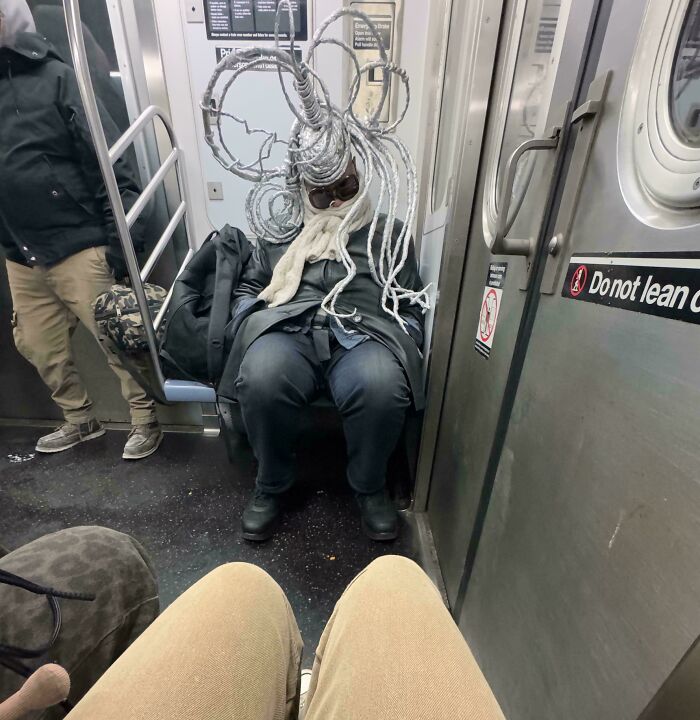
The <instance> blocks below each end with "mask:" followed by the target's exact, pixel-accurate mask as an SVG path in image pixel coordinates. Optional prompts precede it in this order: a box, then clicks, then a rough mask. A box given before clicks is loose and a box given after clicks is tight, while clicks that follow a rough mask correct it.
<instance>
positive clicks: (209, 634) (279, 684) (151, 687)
mask: <svg viewBox="0 0 700 720" xmlns="http://www.w3.org/2000/svg"><path fill="white" fill-rule="evenodd" d="M302 647H303V646H302V642H301V636H300V635H299V630H298V628H297V624H296V621H295V620H294V615H293V613H292V610H291V608H290V607H289V603H288V602H287V599H286V597H285V596H284V593H283V592H282V590H281V588H280V587H279V586H278V585H277V584H276V583H275V582H274V580H272V578H271V577H270V576H269V575H267V573H265V572H264V571H263V570H260V569H259V568H257V567H255V566H253V565H247V564H244V563H232V564H230V565H223V566H221V567H219V568H217V569H216V570H214V571H213V572H211V573H209V574H208V575H207V576H206V577H204V578H203V579H202V580H200V581H199V582H198V583H196V584H195V585H193V586H192V587H191V588H190V589H189V590H187V591H186V592H185V593H184V594H183V595H181V596H180V597H179V598H178V599H177V600H176V601H175V602H174V603H173V604H172V605H171V606H170V607H169V608H168V609H167V610H165V612H164V613H163V614H162V615H161V616H160V617H159V618H158V619H157V620H156V621H155V622H154V623H153V624H152V625H151V626H150V627H149V628H148V629H147V630H146V631H145V632H144V633H143V635H141V637H139V638H138V640H136V642H135V643H134V644H133V645H132V646H131V647H130V648H129V649H128V650H127V651H126V652H125V653H124V655H122V656H121V657H120V658H119V659H118V660H117V661H116V662H115V663H114V665H112V667H111V668H110V669H109V670H108V671H107V672H106V673H105V674H104V675H103V676H102V678H101V679H100V680H99V681H98V682H97V684H96V685H95V686H94V687H93V688H92V689H91V690H90V691H89V692H88V694H87V695H86V696H85V697H84V698H83V700H82V701H81V702H80V703H78V705H77V706H76V707H75V709H74V710H73V711H72V712H71V713H69V715H68V716H67V717H68V718H69V720H94V718H100V720H177V719H180V718H182V719H183V720H293V719H294V718H296V711H297V692H298V683H299V663H300V659H301V651H302Z"/></svg>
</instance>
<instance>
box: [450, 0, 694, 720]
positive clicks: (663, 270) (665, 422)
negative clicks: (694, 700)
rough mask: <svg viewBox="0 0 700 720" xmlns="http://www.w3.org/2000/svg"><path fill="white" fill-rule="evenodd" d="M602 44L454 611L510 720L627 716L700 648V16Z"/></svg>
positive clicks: (622, 13)
mask: <svg viewBox="0 0 700 720" xmlns="http://www.w3.org/2000/svg"><path fill="white" fill-rule="evenodd" d="M595 44H596V45H597V46H599V47H600V48H601V49H600V57H599V60H598V62H597V70H596V72H595V75H596V76H597V77H598V78H602V77H603V76H604V74H605V73H606V72H607V71H609V70H611V71H612V77H611V82H610V87H609V91H608V95H607V101H606V102H605V104H604V106H603V109H602V114H601V117H600V125H599V129H598V133H597V136H596V135H594V134H593V133H592V132H590V128H591V123H592V122H594V119H593V117H592V115H590V114H589V115H586V112H587V111H594V110H595V105H590V104H588V105H583V106H582V113H581V114H579V120H578V122H577V124H576V134H577V135H578V137H577V139H576V144H575V147H574V150H573V154H572V159H571V165H570V168H569V170H568V174H567V178H566V183H565V185H564V187H563V189H562V196H561V205H560V209H559V211H558V215H557V218H556V220H555V224H554V227H553V230H552V236H553V238H555V241H554V243H553V247H554V246H555V245H557V246H558V252H556V254H555V255H554V256H550V258H549V259H548V261H547V263H546V267H545V270H544V276H543V280H542V294H541V295H540V302H539V307H538V310H537V314H536V317H535V321H534V327H533V332H532V336H531V342H530V347H529V349H528V353H527V357H526V360H525V364H524V369H523V375H522V378H521V382H520V386H519V390H518V393H517V397H516V401H515V404H514V409H513V413H512V417H511V422H510V427H509V430H508V433H507V436H506V441H505V446H504V450H503V453H502V456H501V460H500V465H499V468H498V472H497V475H496V480H495V490H494V495H493V497H492V501H491V505H490V508H489V510H488V515H487V518H486V526H485V531H484V535H483V538H482V541H481V545H480V548H479V552H478V554H477V556H476V565H475V568H474V571H473V574H472V577H471V581H470V583H469V585H468V586H467V593H466V602H465V604H464V608H463V612H462V614H461V627H462V629H463V631H464V633H465V635H466V636H467V638H468V639H469V641H470V643H471V644H472V647H473V649H474V651H475V653H476V655H477V656H478V658H479V660H480V662H481V664H482V666H483V667H484V670H485V672H486V674H487V676H488V677H489V679H490V681H491V684H492V686H493V687H494V690H495V692H496V694H497V696H498V698H499V701H500V702H501V705H502V707H503V709H504V712H505V714H506V716H507V717H508V718H509V719H510V720H526V719H530V720H535V719H536V720H555V719H556V720H560V719H561V718H577V719H578V720H593V719H595V720H634V719H635V718H637V717H639V715H640V713H641V712H642V710H643V708H644V707H645V706H646V704H647V703H648V702H649V700H650V698H651V697H652V696H653V695H654V693H655V692H656V691H657V690H658V688H659V687H660V686H661V685H662V683H663V682H664V680H665V679H666V677H667V676H668V675H669V673H671V671H672V670H673V668H674V667H675V666H676V664H677V663H678V662H679V661H680V660H681V658H682V657H683V656H684V654H685V652H686V651H687V650H688V648H689V647H690V646H691V645H692V644H693V642H694V641H695V639H696V637H697V636H698V634H699V633H700V604H699V603H698V598H699V597H700V563H698V556H699V555H700V485H699V484H698V477H699V471H698V467H699V462H698V428H699V427H700V373H698V357H700V328H699V327H698V322H700V262H699V258H700V252H699V251H700V240H699V238H700V231H699V225H700V124H699V123H698V119H699V117H700V72H698V70H699V68H700V59H699V50H700V2H698V0H669V1H668V2H663V3H660V2H658V1H657V0H649V2H648V3H645V2H623V1H622V0H618V1H617V2H614V3H612V9H611V11H610V15H609V18H608V22H607V27H603V28H601V29H600V30H599V37H597V38H596V41H595ZM596 85H597V87H596ZM598 90H600V80H598V81H597V83H594V84H593V85H592V89H591V91H590V92H591V95H590V96H589V98H588V99H589V100H591V99H593V100H594V99H595V98H594V97H593V96H594V95H596V94H598V92H597V91H598ZM585 99H586V98H582V100H585ZM589 151H590V159H589V162H588V167H587V169H586V168H585V157H586V155H587V153H588V152H589ZM581 183H582V184H581ZM577 199H578V203H577V202H576V201H577ZM695 682H696V683H697V678H696V680H695ZM680 707H684V708H685V712H683V711H681V710H680ZM659 717H660V716H659ZM663 717H664V718H673V720H688V719H689V718H691V717H692V718H697V717H700V707H698V706H697V704H696V705H695V706H694V707H689V706H687V705H686V706H680V705H679V711H678V712H674V713H672V714H670V715H663Z"/></svg>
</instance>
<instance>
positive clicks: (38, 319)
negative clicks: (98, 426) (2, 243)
mask: <svg viewBox="0 0 700 720" xmlns="http://www.w3.org/2000/svg"><path fill="white" fill-rule="evenodd" d="M7 277H8V280H9V283H10V292H11V293H12V306H13V308H14V313H15V315H14V319H13V324H14V327H13V331H12V332H13V336H14V340H15V346H16V347H17V350H18V351H19V352H20V353H21V354H22V355H23V356H24V357H25V358H26V359H27V360H29V362H30V363H32V365H34V367H35V368H36V369H37V371H38V373H39V375H40V376H41V379H42V380H43V381H44V383H45V384H46V385H47V386H48V388H49V389H50V390H51V397H52V398H53V400H54V402H55V403H56V404H57V405H58V406H59V407H60V408H61V410H62V411H63V414H64V416H65V418H66V420H67V421H68V422H72V423H75V424H79V423H82V422H87V421H88V420H89V419H90V418H91V417H92V403H91V402H90V398H89V397H88V394H87V391H86V390H85V386H84V385H83V382H82V380H81V379H80V375H78V371H77V368H76V367H75V363H74V362H73V351H72V348H71V335H72V334H73V331H74V330H75V327H76V325H77V323H78V320H77V318H76V317H75V316H74V315H73V313H71V312H70V311H69V310H68V308H67V307H66V306H65V305H64V304H63V303H62V302H61V300H60V299H59V298H58V296H57V295H56V294H55V292H54V291H53V289H52V288H51V286H50V285H49V284H48V282H47V271H46V270H44V269H42V268H28V267H25V266H24V265H19V264H17V263H13V262H9V261H8V262H7Z"/></svg>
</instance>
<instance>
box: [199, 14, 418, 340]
mask: <svg viewBox="0 0 700 720" xmlns="http://www.w3.org/2000/svg"><path fill="white" fill-rule="evenodd" d="M284 9H286V11H287V14H288V16H289V37H290V47H289V49H288V50H287V49H282V48H280V43H279V41H280V19H281V17H282V11H283V10H284ZM344 16H351V17H354V18H357V19H359V20H361V21H362V22H363V23H364V24H365V25H366V26H367V27H368V29H369V31H370V33H371V34H372V36H373V37H374V39H375V41H376V44H377V47H378V49H379V56H380V57H379V59H378V60H375V61H373V62H369V63H366V64H365V65H363V66H360V64H359V61H358V59H357V55H356V54H355V52H354V51H353V49H352V48H351V47H350V46H349V45H348V44H347V43H345V42H343V41H342V40H338V39H336V38H326V37H324V35H325V33H326V30H327V29H328V27H329V26H330V25H331V24H332V23H334V22H335V21H336V20H338V19H339V18H342V17H344ZM321 45H337V46H338V47H340V48H341V49H342V50H344V51H345V52H346V53H347V54H348V56H349V58H350V60H351V62H352V64H353V67H354V79H353V82H352V83H351V86H350V92H349V96H348V99H347V104H346V105H345V107H343V108H339V107H337V106H335V105H333V103H332V102H331V99H330V94H329V92H328V88H327V86H326V84H325V83H324V82H323V80H322V79H321V78H320V77H319V75H318V74H317V73H316V72H315V71H314V70H313V68H312V67H311V64H312V60H313V57H314V52H315V51H316V49H317V48H318V47H320V46H321ZM270 64H271V65H273V66H274V67H276V69H277V72H278V75H279V79H280V85H281V88H282V93H283V95H284V97H285V100H286V102H287V105H288V106H289V109H290V110H291V112H292V113H293V114H294V118H295V120H294V124H293V125H292V129H291V133H290V137H289V140H288V141H285V140H281V139H280V138H279V137H278V136H277V134H276V133H273V132H268V131H267V130H264V129H262V128H253V127H251V126H250V125H249V124H248V122H247V121H246V120H245V119H243V118H241V117H238V116H237V115H236V114H234V113H233V112H228V111H224V109H223V108H224V103H225V100H226V96H227V94H228V92H229V90H230V89H231V87H232V86H233V84H234V82H235V81H236V80H237V79H238V78H239V77H240V76H241V75H242V74H243V73H245V72H248V71H250V70H254V69H255V68H256V67H257V66H259V65H270ZM372 70H381V76H382V92H381V97H380V99H379V102H378V103H377V106H376V107H375V108H374V109H373V110H372V109H370V108H365V115H364V117H362V118H360V117H358V116H357V115H356V113H355V111H354V109H353V105H354V104H355V101H356V99H357V96H358V93H359V91H360V81H361V76H362V75H363V74H364V73H369V72H370V71H372ZM228 72H230V73H231V74H230V77H228V78H227V79H226V80H225V82H224V83H223V86H221V87H220V89H219V92H218V95H216V96H215V94H214V93H215V88H216V87H217V85H218V84H219V80H220V79H221V78H222V76H223V75H224V74H225V73H228ZM283 73H288V74H289V75H291V76H292V85H293V87H294V90H295V92H296V94H297V96H298V98H297V100H296V102H295V101H294V100H293V99H292V97H290V94H289V92H288V90H287V87H286V86H285V83H284V80H283ZM392 76H396V77H397V78H398V79H399V80H400V81H401V83H402V85H403V87H404V89H405V102H404V105H403V108H402V110H401V112H400V113H399V115H398V118H397V119H396V120H395V121H394V122H393V123H391V124H389V125H385V126H382V125H380V121H379V119H380V117H381V115H382V110H383V108H384V106H385V103H386V102H388V100H389V87H390V82H391V77H392ZM410 99H411V93H410V86H409V81H408V75H407V74H406V71H405V70H403V69H402V68H400V67H398V66H397V65H395V64H394V63H392V62H390V61H389V59H388V57H387V53H386V49H385V47H384V43H383V40H382V37H381V34H380V33H379V31H378V30H377V27H376V26H375V25H374V23H373V22H372V20H370V18H369V17H368V16H367V15H365V14H364V13H363V12H360V11H359V10H354V9H352V8H343V9H341V10H338V11H336V12H334V13H333V14H332V15H331V16H330V17H328V18H327V19H326V20H325V21H324V22H323V23H322V25H321V26H320V27H319V29H318V30H317V32H316V34H315V35H314V37H313V40H312V42H311V45H310V47H309V50H308V53H307V55H306V58H305V59H304V60H303V61H300V60H297V58H296V57H295V55H294V16H293V13H292V7H291V3H290V0H281V1H280V3H279V7H278V10H277V16H276V20H275V44H274V46H273V47H248V48H241V49H237V50H235V51H234V52H232V53H231V54H230V55H228V56H226V57H225V58H223V59H222V60H221V62H219V64H218V65H217V66H216V69H215V70H214V73H213V75H212V77H211V79H210V80H209V84H208V85H207V89H206V91H205V93H204V97H203V98H202V105H201V107H202V113H203V118H204V130H205V139H206V142H207V144H208V145H209V146H210V147H211V149H212V152H213V154H214V157H215V158H216V159H217V161H218V162H219V163H220V164H221V165H222V166H223V167H224V168H225V169H226V170H229V171H230V172H232V173H234V174H236V175H238V176H239V177H241V178H243V179H245V180H249V181H250V182H252V183H254V185H253V187H252V188H251V190H250V191H249V193H248V196H247V197H246V207H245V211H246V219H247V221H248V223H249V225H250V228H251V230H252V231H253V232H254V233H255V234H256V236H258V237H259V238H264V239H266V240H268V241H270V242H275V243H285V242H288V241H289V240H291V239H292V238H294V237H295V236H296V235H297V234H298V232H299V230H300V228H301V226H302V224H303V222H304V204H303V202H302V196H301V192H302V182H307V183H308V184H309V185H311V186H317V187H320V186H327V185H332V184H333V183H334V182H336V181H337V180H339V179H340V178H341V177H342V175H343V173H344V172H345V170H346V168H347V166H348V162H349V160H350V158H351V157H352V155H353V154H355V155H357V156H358V157H359V158H360V160H361V161H362V163H363V165H364V169H365V182H364V183H363V188H362V190H361V192H360V194H359V195H358V196H357V198H356V200H357V201H356V202H355V203H354V205H353V206H352V207H351V208H350V211H349V212H348V214H347V215H346V217H345V218H344V219H343V222H342V224H341V226H340V228H339V230H338V235H337V237H338V238H340V237H341V236H342V234H343V231H344V230H345V228H347V227H348V226H349V225H350V224H351V223H352V222H353V219H354V218H355V217H356V216H357V213H358V212H359V211H360V208H361V206H362V203H361V202H360V201H361V200H364V199H365V198H366V197H367V195H368V193H369V192H370V186H372V185H373V183H376V184H378V186H379V192H378V201H377V204H376V209H375V213H374V217H373V219H372V222H371V225H370V230H369V238H368V245H367V259H368V262H369V267H370V272H371V274H372V279H373V280H374V282H375V283H377V285H379V286H380V287H381V288H382V308H383V309H384V311H385V312H386V313H387V314H389V315H390V316H392V317H393V318H394V319H395V320H396V321H397V322H398V323H399V325H400V326H401V327H402V328H403V330H404V332H407V329H406V323H405V321H404V320H403V318H402V317H401V316H400V314H399V302H400V301H401V300H408V301H409V302H410V303H411V304H418V305H420V306H421V307H422V308H423V309H424V311H425V310H427V309H428V307H429V300H428V296H427V292H426V291H427V288H425V289H423V290H420V291H416V290H410V289H406V288H403V287H401V285H400V284H399V283H398V281H397V277H398V275H399V272H400V271H401V269H402V268H403V266H404V264H405V262H406V258H407V256H408V251H409V246H410V242H411V236H410V232H409V229H410V227H411V226H412V224H413V218H414V216H415V212H416V204H417V195H418V182H417V178H416V168H415V164H414V162H413V159H412V158H411V155H410V153H409V151H408V148H407V147H406V145H405V144H404V143H403V142H402V141H401V140H400V139H399V138H398V137H397V136H396V135H395V134H394V130H395V129H396V127H397V126H398V125H399V123H400V122H401V121H402V120H403V119H404V117H405V115H406V111H407V110H408V104H409V102H410ZM223 118H229V119H232V120H234V121H235V122H236V123H238V124H239V125H241V126H242V127H243V128H244V129H245V132H246V133H247V134H248V135H260V136H261V137H262V142H261V144H260V148H259V151H258V157H257V159H255V160H254V161H253V162H250V163H244V162H243V161H242V160H241V159H240V158H239V157H238V156H236V155H235V154H234V153H233V152H232V151H231V150H230V148H229V147H228V146H227V144H226V141H225V140H224V137H223V131H222V120H223ZM276 144H283V145H286V146H287V157H286V160H285V162H284V163H283V164H282V165H280V166H279V167H273V168H266V167H265V161H266V160H268V159H269V158H270V156H271V153H272V149H273V147H274V145H276ZM401 178H405V190H404V192H405V194H406V217H405V221H404V224H403V226H402V227H401V228H400V230H399V231H398V233H397V234H396V236H394V226H395V224H396V222H397V217H396V214H397V209H398V204H399V192H400V190H401ZM383 204H385V205H386V208H387V212H386V221H385V224H384V230H383V237H382V245H381V251H380V253H379V257H378V258H375V257H374V256H373V253H372V244H371V243H372V238H373V237H374V233H375V230H376V227H377V222H378V220H379V211H380V208H381V207H382V205H383ZM337 249H338V257H339V258H340V261H341V262H342V263H343V265H344V266H345V268H346V270H347V275H346V277H345V278H343V280H341V281H340V282H339V283H338V284H337V285H336V286H335V287H334V288H333V290H332V291H331V292H330V293H329V294H328V295H327V296H326V298H325V299H324V301H323V305H322V307H323V309H324V310H325V311H326V312H327V313H328V314H330V315H333V316H334V317H336V318H338V319H339V320H340V318H344V317H348V316H350V315H352V314H354V312H353V313H347V314H341V313H339V312H337V311H336V302H337V300H338V297H339V296H340V294H341V293H342V292H343V290H344V289H345V288H346V287H347V286H348V284H349V283H350V282H351V281H352V279H353V278H354V277H355V274H356V267H355V263H354V262H353V260H352V258H351V257H350V254H349V252H348V250H347V248H346V247H345V245H344V244H343V243H341V242H340V240H338V242H337Z"/></svg>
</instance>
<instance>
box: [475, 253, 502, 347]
mask: <svg viewBox="0 0 700 720" xmlns="http://www.w3.org/2000/svg"><path fill="white" fill-rule="evenodd" d="M507 270H508V263H504V262H500V263H491V264H490V265H489V273H488V275H487V277H486V287H485V288H484V296H483V298H482V300H481V310H480V312H479V325H478V326H477V328H476V341H475V342H474V349H475V350H476V351H477V352H478V353H480V354H481V355H483V356H484V357H485V358H488V357H489V356H490V355H491V348H492V347H493V338H494V336H495V335H496V326H497V324H498V316H499V314H500V312H501V298H502V296H503V286H504V285H505V282H506V271H507Z"/></svg>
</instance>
